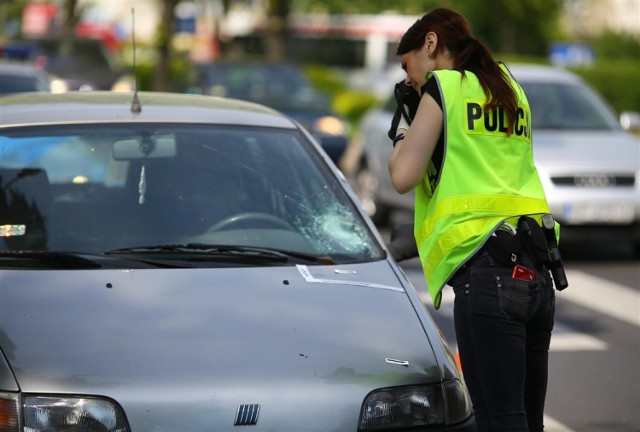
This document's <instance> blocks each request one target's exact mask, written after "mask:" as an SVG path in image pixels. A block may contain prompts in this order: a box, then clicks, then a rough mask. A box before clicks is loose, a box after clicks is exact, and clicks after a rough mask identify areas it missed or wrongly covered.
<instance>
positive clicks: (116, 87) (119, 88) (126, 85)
mask: <svg viewBox="0 0 640 432" xmlns="http://www.w3.org/2000/svg"><path fill="white" fill-rule="evenodd" d="M134 88H135V85H134V80H133V77H131V76H129V75H125V76H123V77H121V78H120V79H118V81H116V82H115V83H113V85H112V86H111V91H112V92H116V93H126V92H132V91H133V89H134Z"/></svg>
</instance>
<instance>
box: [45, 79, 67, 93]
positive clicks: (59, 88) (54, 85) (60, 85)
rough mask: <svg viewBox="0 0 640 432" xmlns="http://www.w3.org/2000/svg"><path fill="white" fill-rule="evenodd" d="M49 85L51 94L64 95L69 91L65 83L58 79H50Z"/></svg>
mask: <svg viewBox="0 0 640 432" xmlns="http://www.w3.org/2000/svg"><path fill="white" fill-rule="evenodd" d="M49 85H50V87H51V93H65V92H67V91H68V90H69V86H67V83H66V81H65V80H63V79H60V78H54V79H52V80H51V82H50V83H49Z"/></svg>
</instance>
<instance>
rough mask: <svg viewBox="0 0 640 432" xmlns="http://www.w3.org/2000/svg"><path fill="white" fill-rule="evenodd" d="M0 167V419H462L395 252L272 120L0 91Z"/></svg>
mask: <svg viewBox="0 0 640 432" xmlns="http://www.w3.org/2000/svg"><path fill="white" fill-rule="evenodd" d="M0 177H1V179H0V185H1V186H2V187H1V188H0V281H2V282H1V283H0V348H1V349H0V423H1V424H0V426H2V427H1V429H2V430H3V431H10V432H13V431H15V432H18V431H23V430H25V431H26V430H29V431H36V430H37V431H45V430H46V431H60V430H78V431H80V430H82V431H98V430H99V431H102V432H115V431H118V432H127V431H135V432H151V431H154V432H158V431H166V432H175V431H180V432H190V431H204V430H207V431H221V432H223V431H232V430H236V429H237V428H235V427H234V426H249V425H250V426H251V427H250V429H251V430H252V431H256V432H258V431H279V432H286V431H297V432H304V431H322V432H326V431H356V430H357V431H374V430H375V431H381V430H387V431H390V430H393V431H403V430H426V429H429V430H433V431H441V432H443V431H472V430H474V417H473V413H472V410H471V405H470V402H469V398H468V394H467V391H466V387H465V385H464V380H463V378H462V376H461V374H460V371H459V369H458V368H457V366H456V363H455V356H454V355H453V354H452V352H451V350H450V348H449V347H448V345H447V343H446V341H445V340H444V339H443V337H442V336H441V333H440V332H439V330H438V328H437V327H436V326H435V324H434V322H433V320H432V318H431V316H430V315H429V312H428V311H427V309H426V308H425V306H424V305H423V304H422V303H421V301H420V299H419V297H418V294H417V292H416V290H415V289H414V287H413V286H412V285H411V283H410V282H409V280H408V279H407V277H406V276H405V275H404V273H403V272H402V271H401V269H400V268H399V266H398V264H397V262H396V260H395V259H394V258H393V257H392V256H391V255H390V252H391V251H394V250H395V251H398V252H399V249H398V248H397V247H396V246H395V245H393V244H391V245H385V244H384V243H383V241H382V237H381V235H380V234H379V232H378V231H376V228H375V226H374V225H373V223H372V222H371V220H370V219H369V218H368V217H367V215H366V213H365V212H364V211H363V210H362V208H361V207H360V206H359V205H358V203H357V198H356V196H355V194H354V193H353V191H352V190H351V188H350V187H349V185H348V183H347V181H346V179H345V178H344V177H343V176H342V175H341V173H340V172H339V171H338V170H337V168H336V167H335V165H334V164H332V163H331V162H330V160H329V158H328V156H327V154H326V153H325V152H324V151H323V150H322V148H321V147H320V145H319V144H318V143H317V142H316V141H315V140H313V138H312V137H311V136H310V135H309V134H308V133H307V132H306V131H305V130H304V129H302V128H301V127H300V126H299V125H298V124H297V123H296V122H294V121H292V120H291V119H290V118H288V117H286V116H284V115H282V114H280V113H278V112H276V111H274V110H272V109H269V108H266V107H263V106H260V105H257V104H252V103H247V102H243V101H236V100H230V99H224V98H217V97H205V96H200V95H184V94H162V93H140V94H139V95H137V96H136V97H132V95H131V94H125V93H113V92H71V93H65V94H59V95H56V94H45V93H43V94H34V93H32V94H20V95H8V96H5V97H2V98H0ZM396 256H397V255H396Z"/></svg>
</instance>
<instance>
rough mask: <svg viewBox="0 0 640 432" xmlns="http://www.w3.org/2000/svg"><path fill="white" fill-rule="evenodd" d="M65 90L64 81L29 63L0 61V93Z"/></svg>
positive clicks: (57, 91) (58, 91)
mask: <svg viewBox="0 0 640 432" xmlns="http://www.w3.org/2000/svg"><path fill="white" fill-rule="evenodd" d="M65 90H66V87H65V86H64V83H63V82H62V81H61V80H60V79H57V78H55V77H54V76H53V75H51V74H49V73H47V72H46V71H44V70H42V69H41V68H38V67H35V66H33V65H31V64H24V63H18V62H6V61H0V95H3V94H8V93H21V92H34V91H35V92H52V91H53V92H56V93H60V92H63V91H65Z"/></svg>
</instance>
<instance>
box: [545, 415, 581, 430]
mask: <svg viewBox="0 0 640 432" xmlns="http://www.w3.org/2000/svg"><path fill="white" fill-rule="evenodd" d="M544 430H545V432H574V430H573V429H570V428H569V427H568V426H565V425H563V424H562V423H560V422H559V421H557V420H555V419H553V418H551V417H549V416H548V415H546V414H545V415H544Z"/></svg>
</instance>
